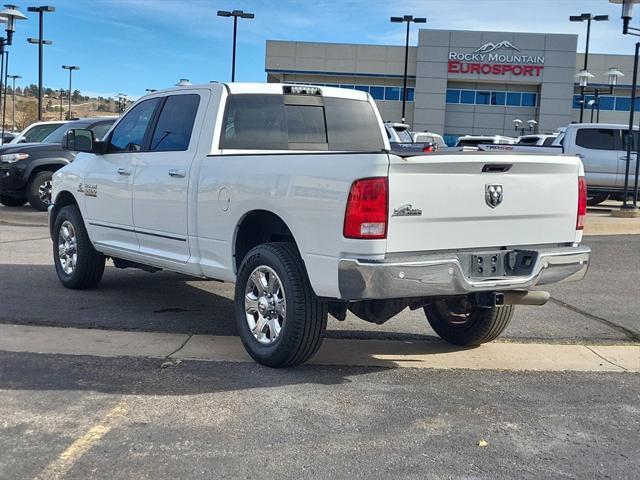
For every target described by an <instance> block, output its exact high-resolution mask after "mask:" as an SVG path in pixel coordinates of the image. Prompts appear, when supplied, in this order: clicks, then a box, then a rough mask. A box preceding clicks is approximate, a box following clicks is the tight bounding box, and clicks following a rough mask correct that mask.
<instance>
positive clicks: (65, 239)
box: [53, 205, 105, 290]
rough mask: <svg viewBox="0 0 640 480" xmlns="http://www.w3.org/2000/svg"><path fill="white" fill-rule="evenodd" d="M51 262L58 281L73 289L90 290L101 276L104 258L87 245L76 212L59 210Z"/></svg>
mask: <svg viewBox="0 0 640 480" xmlns="http://www.w3.org/2000/svg"><path fill="white" fill-rule="evenodd" d="M53 260H54V263H55V266H56V273H57V274H58V278H59V279H60V282H62V284H63V285H64V286H65V287H67V288H71V289H74V290H84V289H88V288H93V287H95V286H97V285H98V284H99V283H100V280H101V279H102V274H103V273H104V263H105V257H104V255H101V254H100V253H98V252H97V251H96V250H95V249H94V248H93V245H91V241H90V240H89V235H87V229H86V228H85V226H84V221H83V220H82V215H81V214H80V210H78V207H77V206H75V205H69V206H66V207H63V208H62V209H60V212H58V215H57V216H56V220H55V223H54V226H53Z"/></svg>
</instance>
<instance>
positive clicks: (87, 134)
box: [62, 128, 99, 153]
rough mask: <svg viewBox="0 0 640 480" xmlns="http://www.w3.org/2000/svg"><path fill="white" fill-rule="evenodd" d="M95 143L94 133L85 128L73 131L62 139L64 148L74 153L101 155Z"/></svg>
mask: <svg viewBox="0 0 640 480" xmlns="http://www.w3.org/2000/svg"><path fill="white" fill-rule="evenodd" d="M95 143H96V142H95V138H94V137H93V132H92V131H91V130H86V129H83V128H74V129H71V130H69V131H68V132H67V133H66V135H65V136H64V137H62V148H63V149H65V150H71V151H74V152H87V153H99V152H97V149H96V148H95V147H96V145H95Z"/></svg>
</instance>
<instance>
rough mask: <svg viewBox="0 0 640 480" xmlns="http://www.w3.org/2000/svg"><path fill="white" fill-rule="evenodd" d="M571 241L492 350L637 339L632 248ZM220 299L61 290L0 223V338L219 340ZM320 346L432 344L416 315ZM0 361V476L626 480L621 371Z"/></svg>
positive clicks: (123, 359)
mask: <svg viewBox="0 0 640 480" xmlns="http://www.w3.org/2000/svg"><path fill="white" fill-rule="evenodd" d="M34 223H37V222H34ZM584 243H585V244H587V245H590V246H591V247H592V249H593V257H592V260H593V261H592V265H591V269H590V272H589V275H588V276H587V279H586V280H585V281H583V282H580V283H575V284H563V285H557V286H552V287H551V288H549V291H550V292H551V294H552V301H551V302H550V303H548V304H547V305H545V306H543V307H520V308H519V309H518V311H517V313H516V316H515V318H514V320H513V322H512V324H511V325H510V327H509V328H508V329H507V331H506V332H505V334H504V335H503V336H502V337H501V338H500V339H499V343H500V344H506V343H509V344H512V343H516V344H518V345H523V348H526V345H541V344H551V345H556V346H557V347H558V348H560V349H568V348H569V346H570V345H568V344H579V345H585V346H587V347H588V348H594V349H595V348H598V346H610V345H613V346H637V345H639V344H640V295H639V293H640V286H639V285H640V257H639V256H638V253H639V252H640V236H638V235H609V236H588V237H585V240H584ZM232 292H233V287H232V285H228V284H221V283H218V282H213V281H202V280H199V279H192V278H186V277H183V276H179V275H176V274H172V273H167V272H159V273H156V274H148V273H145V272H141V271H136V270H117V269H115V268H114V267H112V266H111V267H108V268H107V271H106V274H105V278H104V280H103V283H102V285H101V288H99V289H97V290H94V291H85V292H76V291H69V290H65V289H64V288H62V287H61V286H60V284H59V283H58V281H57V278H56V275H55V272H54V270H53V266H52V261H51V241H50V239H49V238H48V233H47V230H46V228H43V227H41V226H24V225H17V224H15V223H14V224H12V223H11V222H9V223H5V224H0V323H3V324H6V325H27V326H30V327H34V328H38V327H40V328H42V329H44V328H46V327H75V328H76V329H78V331H88V329H91V331H94V332H95V331H97V332H100V331H102V330H104V331H113V332H131V334H134V333H143V332H144V333H158V332H166V333H168V334H184V335H214V337H211V338H218V337H220V338H222V337H224V338H227V337H233V336H235V334H236V332H235V326H234V323H233V320H232V315H231V307H232V304H231V300H230V299H231V297H232ZM3 331H4V330H3ZM106 333H107V332H105V335H106ZM327 337H328V338H329V342H335V341H338V340H349V341H354V342H358V343H359V344H365V345H372V344H375V345H379V344H376V343H374V342H375V341H378V340H385V341H387V342H388V341H390V340H393V341H396V342H398V343H397V345H402V344H411V345H413V347H412V348H416V346H418V347H420V345H423V346H424V348H425V349H428V348H434V346H435V348H438V346H439V345H441V342H440V341H439V340H438V339H437V338H436V337H435V336H434V333H433V332H432V331H431V330H430V329H429V328H428V325H427V323H426V321H425V319H424V316H423V314H422V313H421V312H420V311H415V312H408V311H407V312H403V313H402V314H400V315H399V316H398V317H397V318H395V319H393V320H392V321H390V322H388V323H387V324H385V325H381V326H376V325H372V324H368V323H365V322H362V321H360V320H358V319H356V318H354V317H349V318H348V319H347V320H346V321H345V322H338V321H335V320H333V319H332V320H331V321H330V324H329V331H328V334H327ZM52 338H53V337H52ZM336 339H338V340H336ZM420 348H422V347H420ZM482 348H484V347H481V348H480V349H478V351H477V352H476V354H481V353H482ZM601 348H602V347H601ZM0 350H2V349H1V348H0ZM40 351H45V350H40ZM46 351H48V350H46ZM338 353H339V352H338ZM458 353H460V352H458ZM464 353H465V352H462V353H461V354H463V355H464ZM0 357H1V360H0V399H1V401H2V404H3V406H4V407H3V409H1V410H0V431H1V433H0V451H2V452H3V454H2V455H0V478H36V477H38V478H79V479H80V478H113V476H114V472H118V476H119V477H120V478H176V477H178V478H188V477H196V476H203V475H208V476H211V477H229V476H231V477H235V478H240V477H247V478H253V477H256V476H261V477H263V478H276V477H278V478H340V477H345V476H351V477H355V478H425V477H433V478H460V477H466V478H513V477H514V476H517V477H518V478H540V477H554V478H555V477H560V478H584V477H589V478H592V477H598V478H599V477H603V478H607V477H608V478H637V477H638V473H639V472H640V460H639V459H638V455H637V452H638V450H639V449H640V440H639V439H638V435H637V431H638V427H639V426H640V393H639V392H640V375H638V373H629V372H620V373H617V372H618V371H619V370H614V371H606V372H603V371H595V370H594V371H559V372H558V371H555V372H552V371H545V372H532V371H511V370H513V369H511V368H510V365H509V361H508V360H506V361H505V365H504V366H503V367H502V368H501V369H500V370H497V369H482V368H481V369H467V368H459V367H458V368H452V365H454V364H453V363H452V364H451V365H449V366H447V365H446V359H445V364H444V365H443V366H441V367H439V368H437V369H431V368H380V367H376V366H367V367H363V366H352V365H349V362H344V364H342V365H340V366H330V365H307V366H304V367H301V368H297V369H293V370H286V371H280V370H271V369H267V368H264V367H261V366H258V365H255V364H253V363H245V362H242V361H239V362H236V361H234V362H224V361H213V362H211V361H195V360H188V359H184V360H175V359H171V358H169V361H167V359H166V358H147V357H145V356H144V355H132V356H111V357H98V356H94V355H68V354H66V355H59V354H55V353H37V351H33V350H32V351H26V350H25V351H0ZM605 360H606V359H605ZM605 360H603V362H602V364H606V361H605ZM353 365H360V363H358V364H355V363H354V364H353ZM372 365H375V364H372ZM605 366H606V365H605ZM638 366H639V367H640V354H638ZM483 442H486V446H480V445H484V443H483ZM329 458H330V459H331V460H330V461H327V459H329Z"/></svg>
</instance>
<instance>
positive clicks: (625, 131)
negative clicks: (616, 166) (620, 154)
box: [618, 130, 640, 152]
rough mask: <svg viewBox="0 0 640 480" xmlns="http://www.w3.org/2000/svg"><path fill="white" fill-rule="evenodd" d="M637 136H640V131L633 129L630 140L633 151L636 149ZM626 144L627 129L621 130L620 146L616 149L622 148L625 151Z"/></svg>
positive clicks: (627, 137)
mask: <svg viewBox="0 0 640 480" xmlns="http://www.w3.org/2000/svg"><path fill="white" fill-rule="evenodd" d="M639 136H640V132H638V130H635V131H634V132H633V137H632V138H633V141H632V142H631V151H634V152H635V151H636V150H637V149H638V140H639V138H638V137H639ZM628 144H629V131H628V130H623V131H622V148H621V149H618V150H624V151H625V152H626V151H627V145H628Z"/></svg>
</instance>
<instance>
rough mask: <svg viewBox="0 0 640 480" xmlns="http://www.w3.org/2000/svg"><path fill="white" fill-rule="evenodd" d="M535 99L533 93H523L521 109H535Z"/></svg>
mask: <svg viewBox="0 0 640 480" xmlns="http://www.w3.org/2000/svg"><path fill="white" fill-rule="evenodd" d="M536 97H537V95H536V94H535V93H523V94H522V106H523V107H535V106H536Z"/></svg>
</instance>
